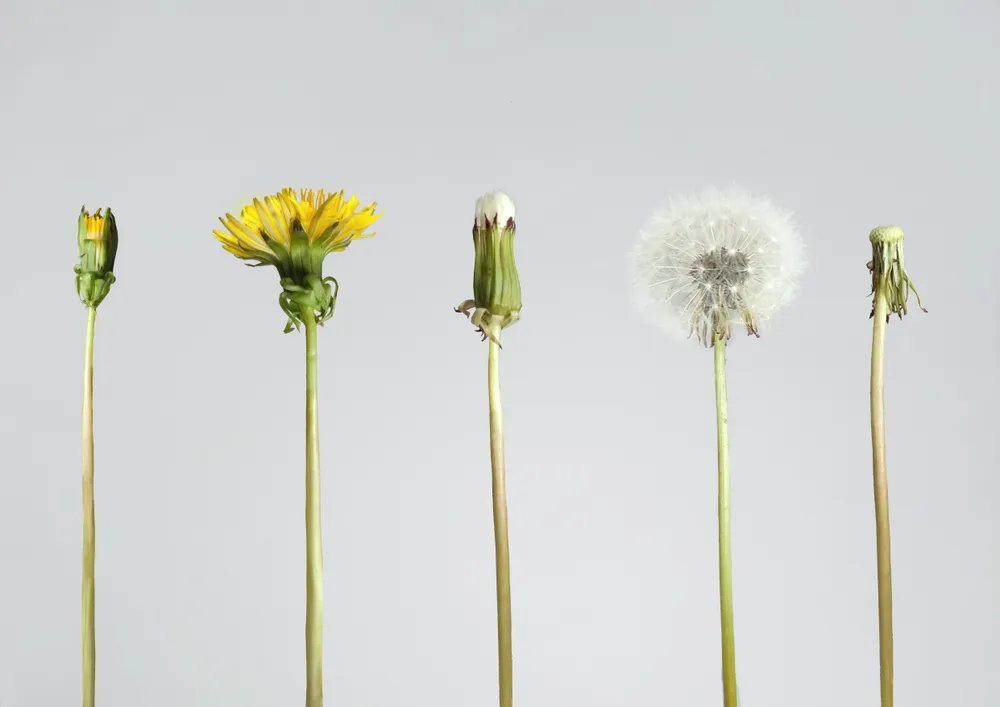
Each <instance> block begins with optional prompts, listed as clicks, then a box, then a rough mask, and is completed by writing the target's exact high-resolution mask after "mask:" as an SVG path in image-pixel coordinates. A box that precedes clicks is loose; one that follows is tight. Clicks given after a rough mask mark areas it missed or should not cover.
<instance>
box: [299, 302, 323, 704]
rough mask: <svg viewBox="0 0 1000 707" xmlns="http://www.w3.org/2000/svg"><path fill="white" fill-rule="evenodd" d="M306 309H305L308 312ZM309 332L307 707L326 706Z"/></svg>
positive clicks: (312, 335)
mask: <svg viewBox="0 0 1000 707" xmlns="http://www.w3.org/2000/svg"><path fill="white" fill-rule="evenodd" d="M304 309H305V308H304ZM302 322H303V324H305V329H306V707H322V704H323V537H322V531H321V529H320V493H319V396H318V393H317V378H318V366H317V358H318V357H317V352H316V317H315V315H314V314H313V312H312V310H308V309H307V310H306V311H304V312H303V313H302Z"/></svg>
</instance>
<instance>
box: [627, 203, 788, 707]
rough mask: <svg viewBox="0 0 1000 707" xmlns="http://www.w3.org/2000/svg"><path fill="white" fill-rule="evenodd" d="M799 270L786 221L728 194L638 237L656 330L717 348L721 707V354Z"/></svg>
mask: <svg viewBox="0 0 1000 707" xmlns="http://www.w3.org/2000/svg"><path fill="white" fill-rule="evenodd" d="M804 267H805V260H804V253H803V246H802V242H801V240H800V237H799V235H798V232H797V230H796V228H795V226H794V224H793V223H792V220H791V216H790V215H789V214H787V213H785V212H783V211H781V210H779V209H778V208H776V207H775V206H773V205H772V204H771V203H770V202H769V201H768V200H766V199H759V198H753V197H751V196H750V195H749V194H747V193H745V192H742V191H739V190H736V189H733V190H730V191H729V192H721V191H718V190H709V191H706V192H704V193H703V194H701V195H700V196H697V197H682V198H679V199H676V200H675V201H674V202H673V203H672V204H671V205H670V207H669V208H668V209H666V210H664V211H663V212H661V213H658V214H657V215H655V216H654V217H653V218H652V219H651V220H650V221H649V222H648V223H647V224H646V226H645V227H644V228H643V229H642V230H641V232H640V238H639V244H638V248H637V249H636V251H635V253H634V254H633V271H634V284H635V292H636V296H637V299H638V301H639V302H640V304H641V305H642V307H643V308H644V310H645V311H646V312H647V313H648V314H649V315H650V317H651V318H652V319H653V321H655V322H656V323H657V324H659V325H661V326H663V327H664V328H666V329H669V330H671V331H673V332H676V333H686V334H687V336H688V337H689V338H695V339H697V341H698V342H699V343H700V344H701V345H703V346H712V347H713V348H714V350H715V403H716V429H717V452H718V475H719V603H720V617H721V624H722V676H723V694H724V703H725V705H726V707H736V704H737V694H736V643H735V637H734V626H733V589H732V558H731V535H730V508H729V506H730V499H729V427H728V426H729V413H728V400H727V396H726V347H727V345H728V342H729V339H730V337H731V336H732V331H733V329H734V327H740V326H742V327H743V328H744V329H745V330H746V332H747V334H748V335H749V334H752V335H754V336H757V337H759V336H760V334H759V330H760V327H761V325H762V323H763V322H764V321H766V320H768V319H770V318H771V317H773V316H774V315H775V314H776V313H777V312H778V311H779V310H780V309H781V308H782V307H784V306H785V305H787V304H789V303H790V302H791V301H792V299H793V298H794V296H795V293H796V289H797V285H798V279H799V276H800V275H801V273H802V271H803V269H804Z"/></svg>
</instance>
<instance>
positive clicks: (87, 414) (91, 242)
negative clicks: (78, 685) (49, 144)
mask: <svg viewBox="0 0 1000 707" xmlns="http://www.w3.org/2000/svg"><path fill="white" fill-rule="evenodd" d="M101 211H102V210H101V209H98V210H97V211H96V212H95V213H94V214H93V215H91V214H90V213H89V212H88V211H87V207H86V206H84V207H82V208H81V209H80V217H79V218H78V219H77V246H78V247H79V250H80V262H79V263H78V264H77V265H75V266H74V267H73V271H74V272H75V273H76V293H77V295H78V296H79V297H80V301H81V302H83V304H84V305H85V306H86V307H87V333H86V339H85V345H84V353H83V435H82V437H83V592H82V605H81V622H80V623H81V629H82V633H83V642H82V660H83V706H84V707H93V706H94V692H95V679H96V673H97V653H96V636H95V617H94V611H95V603H96V602H95V594H94V542H95V534H94V323H95V322H96V320H97V307H98V306H99V305H100V304H101V302H103V301H104V298H105V297H107V296H108V293H109V292H110V291H111V285H112V284H113V283H114V281H115V274H114V272H113V271H114V267H115V257H116V256H117V254H118V226H117V225H116V223H115V217H114V214H112V213H111V209H107V210H106V211H105V212H104V213H103V214H102V213H101Z"/></svg>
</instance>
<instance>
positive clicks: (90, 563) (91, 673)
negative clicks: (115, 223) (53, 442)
mask: <svg viewBox="0 0 1000 707" xmlns="http://www.w3.org/2000/svg"><path fill="white" fill-rule="evenodd" d="M96 318H97V307H88V308H87V343H86V347H85V348H84V353H83V592H82V602H81V629H82V634H83V636H82V638H83V651H82V653H83V707H94V684H95V677H96V665H97V654H96V639H95V635H94V321H95V319H96Z"/></svg>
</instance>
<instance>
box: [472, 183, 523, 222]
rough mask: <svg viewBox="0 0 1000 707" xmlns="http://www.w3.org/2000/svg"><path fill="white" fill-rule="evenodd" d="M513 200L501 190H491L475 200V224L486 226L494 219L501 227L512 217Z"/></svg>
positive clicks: (513, 210)
mask: <svg viewBox="0 0 1000 707" xmlns="http://www.w3.org/2000/svg"><path fill="white" fill-rule="evenodd" d="M515 211H516V209H515V207H514V201H513V200H512V199H511V198H510V197H509V196H507V194H506V193H505V192H502V191H492V192H490V193H489V194H484V195H483V196H481V197H479V198H478V199H477V200H476V225H478V226H479V227H480V228H486V225H487V224H488V223H491V222H492V221H493V220H494V219H496V222H497V223H498V224H499V225H500V227H501V228H503V227H504V226H506V225H507V222H508V221H509V220H511V219H513V218H514V213H515Z"/></svg>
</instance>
